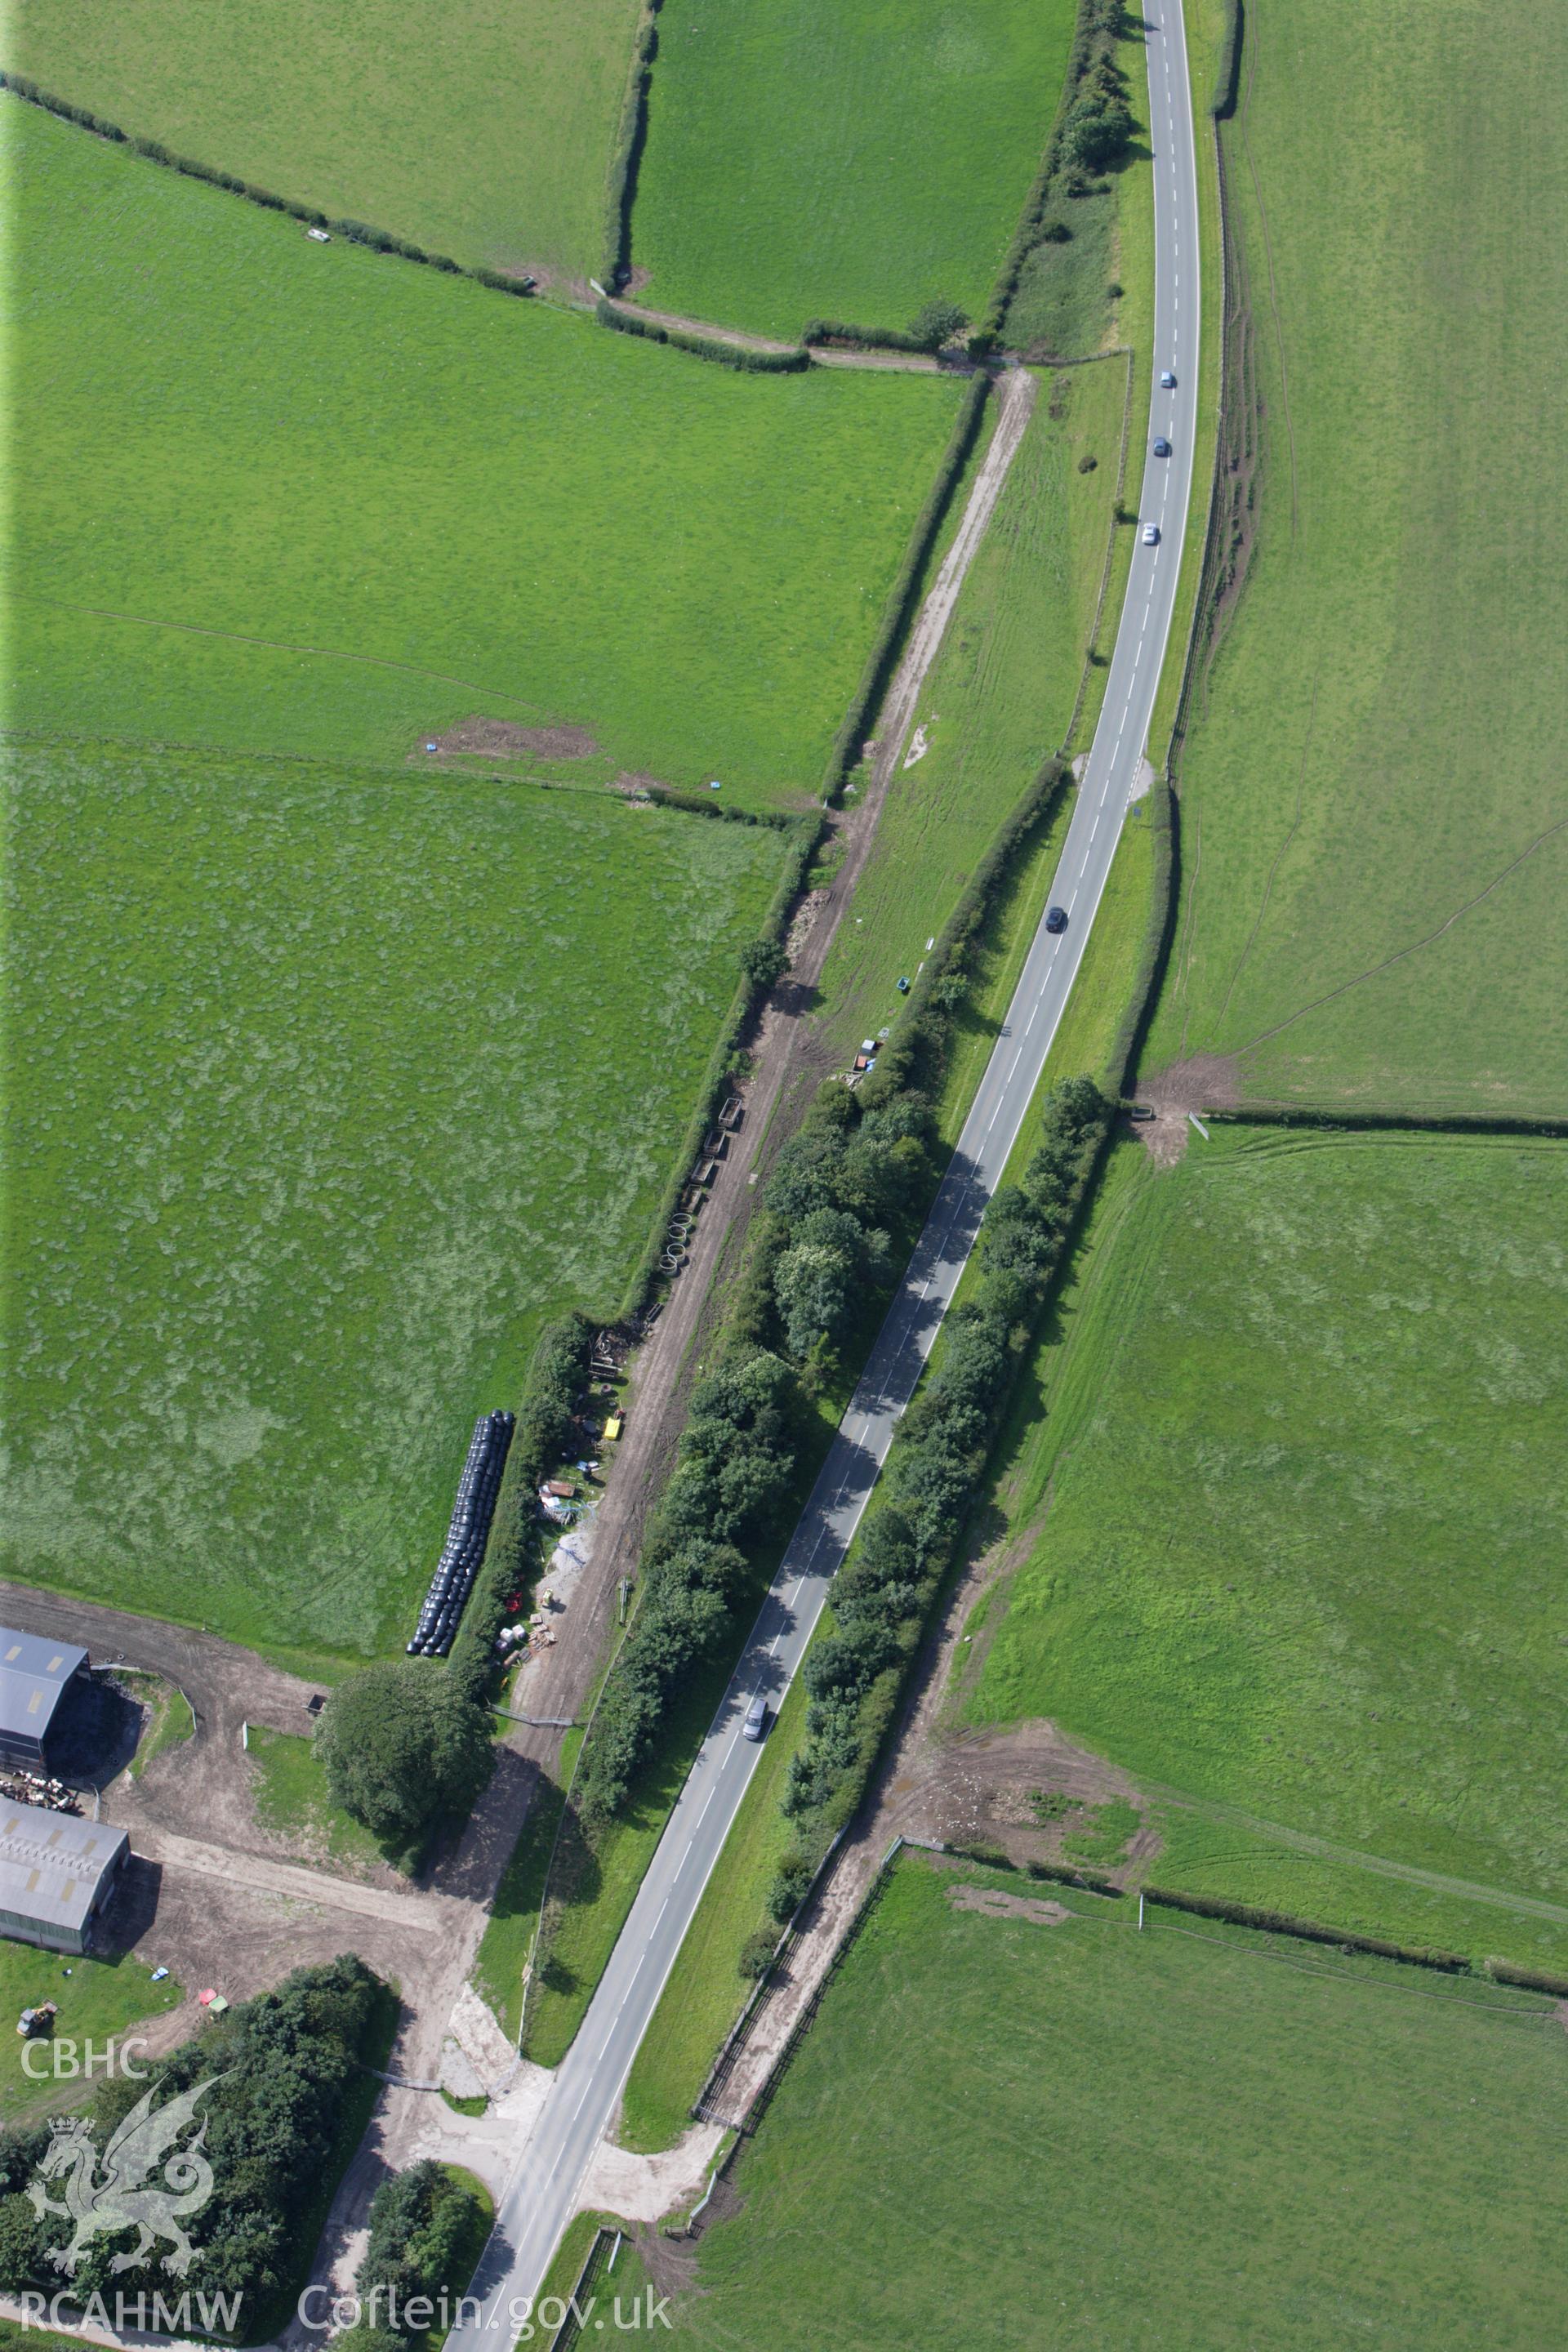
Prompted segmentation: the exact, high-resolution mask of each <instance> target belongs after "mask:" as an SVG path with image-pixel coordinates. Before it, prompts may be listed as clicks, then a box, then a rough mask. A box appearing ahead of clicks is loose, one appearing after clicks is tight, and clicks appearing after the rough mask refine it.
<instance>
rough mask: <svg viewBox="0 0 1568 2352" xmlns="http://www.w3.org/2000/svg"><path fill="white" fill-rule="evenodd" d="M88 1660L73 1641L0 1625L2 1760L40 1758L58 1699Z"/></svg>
mask: <svg viewBox="0 0 1568 2352" xmlns="http://www.w3.org/2000/svg"><path fill="white" fill-rule="evenodd" d="M86 1664H87V1652H86V1651H85V1650H79V1649H78V1648H77V1647H76V1646H75V1644H74V1643H70V1642H49V1641H45V1640H43V1639H42V1638H41V1637H40V1636H39V1635H38V1634H37V1633H17V1632H16V1630H15V1629H14V1628H13V1627H11V1626H9V1625H4V1626H0V1763H5V1764H30V1765H34V1766H37V1765H40V1764H42V1762H43V1761H44V1750H45V1747H46V1744H47V1740H48V1736H49V1727H50V1725H51V1724H52V1723H53V1722H54V1719H55V1717H56V1714H57V1713H58V1708H59V1704H60V1701H61V1699H62V1698H63V1697H64V1696H65V1694H66V1692H67V1690H68V1688H69V1687H70V1685H71V1684H72V1683H73V1682H74V1681H75V1680H76V1677H77V1675H79V1674H80V1673H81V1671H82V1669H83V1668H84V1666H85V1665H86Z"/></svg>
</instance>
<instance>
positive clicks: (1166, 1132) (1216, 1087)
mask: <svg viewBox="0 0 1568 2352" xmlns="http://www.w3.org/2000/svg"><path fill="white" fill-rule="evenodd" d="M1138 1099H1139V1101H1140V1102H1145V1103H1148V1104H1149V1105H1150V1106H1151V1108H1152V1110H1153V1113H1154V1116H1153V1118H1150V1119H1143V1120H1142V1121H1141V1122H1140V1123H1139V1124H1138V1126H1137V1127H1136V1128H1135V1129H1134V1130H1133V1131H1134V1133H1135V1134H1136V1135H1137V1137H1138V1139H1139V1141H1140V1142H1141V1143H1142V1146H1143V1148H1144V1150H1146V1151H1147V1152H1149V1153H1150V1154H1151V1155H1152V1158H1153V1159H1154V1160H1155V1162H1156V1163H1157V1165H1158V1166H1160V1167H1162V1168H1173V1167H1174V1165H1175V1163H1176V1161H1177V1160H1179V1159H1180V1158H1181V1156H1182V1154H1183V1152H1184V1151H1185V1150H1186V1148H1187V1141H1188V1139H1189V1137H1190V1136H1191V1134H1192V1129H1191V1128H1190V1127H1189V1126H1188V1124H1187V1115H1188V1113H1189V1112H1190V1111H1196V1113H1197V1115H1198V1117H1199V1118H1202V1117H1203V1116H1204V1113H1205V1111H1211V1110H1235V1109H1236V1108H1237V1106H1238V1105H1239V1103H1240V1101H1241V1075H1240V1072H1239V1071H1238V1070H1237V1066H1236V1063H1235V1060H1234V1059H1233V1058H1232V1056H1231V1055H1228V1054H1190V1055H1188V1056H1187V1058H1186V1060H1185V1061H1184V1062H1173V1063H1172V1064H1171V1066H1170V1068H1169V1069H1168V1070H1162V1071H1160V1073H1159V1074H1158V1076H1154V1077H1149V1078H1140V1079H1139V1081H1138Z"/></svg>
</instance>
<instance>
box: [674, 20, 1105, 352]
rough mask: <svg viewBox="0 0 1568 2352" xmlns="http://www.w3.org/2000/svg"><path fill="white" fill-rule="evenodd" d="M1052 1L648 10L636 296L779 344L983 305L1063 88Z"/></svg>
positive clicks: (1068, 23) (1066, 31) (1064, 35)
mask: <svg viewBox="0 0 1568 2352" xmlns="http://www.w3.org/2000/svg"><path fill="white" fill-rule="evenodd" d="M1073 23H1074V9H1073V7H1072V6H1071V5H1069V0H1044V5H1024V4H1023V0H970V5H968V6H966V7H959V6H956V5H954V0H901V5H896V0H837V5H826V0H782V5H775V6H773V7H772V8H767V9H763V8H757V7H749V8H748V7H730V8H720V9H713V8H710V7H708V6H707V5H704V0H668V5H667V6H666V7H665V8H664V9H663V11H662V13H661V15H660V16H659V50H658V63H657V65H656V66H655V68H654V73H653V88H652V93H651V97H650V100H649V106H648V136H647V152H646V153H645V155H644V158H643V163H642V170H641V174H640V177H639V180H638V184H637V206H636V210H635V212H634V214H633V219H632V253H633V259H634V261H635V262H636V264H637V268H638V270H639V271H641V270H644V269H646V270H647V271H648V272H649V273H650V280H651V282H650V283H649V284H648V285H647V287H646V289H644V292H643V295H642V298H641V299H645V300H647V301H648V302H652V303H656V304H658V305H660V306H662V307H663V308H664V309H666V310H679V311H687V312H690V313H693V314H694V315H696V316H698V317H700V318H704V319H713V320H721V321H722V322H724V323H725V324H727V325H730V326H735V327H749V328H752V329H754V330H756V331H759V332H761V333H763V334H771V335H782V336H792V335H796V334H798V333H799V332H800V330H801V328H802V327H803V326H804V325H805V322H806V320H808V319H813V318H828V319H843V320H849V321H850V322H852V323H853V324H855V325H858V326H875V327H903V326H905V325H907V324H908V322H909V320H910V318H911V316H912V315H913V313H914V312H915V311H916V310H919V308H920V306H921V303H922V302H926V301H928V300H930V299H932V298H942V299H948V300H952V301H955V302H958V303H960V304H961V305H962V306H963V309H964V310H966V311H967V312H968V314H969V316H970V317H971V318H972V319H978V318H979V317H980V316H981V314H982V313H983V312H984V308H985V304H986V300H987V299H988V297H989V295H990V291H991V284H992V280H993V278H994V277H995V274H996V270H997V268H998V265H999V264H1000V262H1001V259H1002V257H1003V254H1004V253H1005V250H1006V247H1007V245H1008V243H1009V241H1010V239H1011V237H1012V235H1013V231H1014V229H1015V227H1016V224H1017V218H1018V215H1019V212H1020V210H1021V209H1022V206H1023V203H1024V198H1025V196H1026V194H1027V193H1028V190H1029V185H1030V183H1031V182H1032V181H1033V179H1034V177H1035V174H1036V173H1037V170H1038V169H1039V163H1040V157H1041V153H1042V152H1043V150H1044V147H1045V144H1046V138H1047V132H1048V131H1049V130H1050V126H1051V121H1052V119H1053V117H1054V115H1055V113H1056V110H1057V104H1058V100H1059V98H1060V95H1061V86H1062V77H1063V74H1064V72H1065V70H1066V67H1067V57H1068V44H1069V42H1070V40H1071V38H1072V30H1073Z"/></svg>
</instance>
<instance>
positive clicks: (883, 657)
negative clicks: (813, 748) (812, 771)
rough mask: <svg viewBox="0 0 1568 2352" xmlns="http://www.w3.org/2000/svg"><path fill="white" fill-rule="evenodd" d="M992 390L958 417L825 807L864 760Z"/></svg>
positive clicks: (830, 761) (982, 387) (978, 382)
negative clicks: (929, 560)
mask: <svg viewBox="0 0 1568 2352" xmlns="http://www.w3.org/2000/svg"><path fill="white" fill-rule="evenodd" d="M990 389H991V385H990V379H989V378H988V377H986V376H984V375H976V376H974V377H973V378H972V380H971V382H970V383H969V385H968V388H967V390H966V391H965V393H964V395H963V400H962V402H961V403H960V404H959V411H958V415H957V418H956V419H955V421H954V424H953V427H952V438H951V440H950V441H949V442H948V445H947V448H946V451H945V453H944V455H943V457H942V463H941V465H940V466H939V467H937V473H936V479H935V481H934V482H933V483H932V484H931V493H930V496H929V497H928V498H927V499H926V502H925V504H924V506H923V507H922V508H921V511H920V515H919V518H918V519H917V520H916V523H915V527H914V530H912V531H911V532H910V544H909V548H908V550H907V551H906V553H905V556H904V561H903V563H902V565H901V567H900V572H899V576H898V578H897V579H896V580H895V581H894V583H893V585H892V589H891V591H890V593H889V597H888V604H887V610H886V612H885V613H884V614H883V616H882V625H881V628H880V629H879V631H878V633H877V642H876V644H875V645H874V646H872V648H871V651H870V653H869V655H868V657H867V662H866V667H865V670H864V672H863V674H862V676H861V679H860V684H859V686H858V688H857V689H856V692H855V696H854V699H853V700H852V701H851V703H850V705H849V709H848V710H847V712H846V714H845V718H844V723H843V725H842V726H841V727H840V728H839V730H838V732H837V735H836V736H835V737H834V739H833V749H832V751H829V753H828V755H827V765H826V769H825V770H824V772H823V778H822V798H823V802H824V804H825V805H826V803H829V802H831V801H833V800H836V799H837V796H838V794H839V793H841V792H842V791H843V789H844V786H845V783H846V782H847V779H848V775H849V771H850V769H851V768H853V767H854V765H855V764H856V762H857V761H858V759H859V757H860V747H861V744H862V743H863V742H864V740H865V737H866V730H867V728H868V726H869V725H870V722H871V714H872V712H873V711H874V710H875V709H876V708H877V706H878V704H879V702H880V700H881V698H882V695H883V692H884V691H885V689H886V688H887V684H888V680H889V676H890V675H891V672H892V667H893V658H894V656H895V654H896V653H897V651H898V647H899V645H900V641H901V639H902V637H903V634H904V630H905V627H906V625H907V624H908V622H909V618H910V611H911V609H912V607H913V604H914V600H915V596H916V593H917V592H918V590H919V587H920V583H921V573H922V572H923V571H924V569H925V562H926V558H927V556H928V555H929V554H930V553H931V543H932V541H934V540H935V538H936V535H937V532H938V530H940V529H941V526H942V517H943V515H944V514H945V513H946V511H947V502H948V500H949V499H950V498H951V497H952V490H953V485H954V484H955V483H956V481H957V480H958V478H959V476H960V474H961V473H962V472H963V468H964V466H965V465H966V463H967V462H968V458H969V453H970V451H971V450H972V449H973V446H974V443H975V439H976V437H977V436H978V434H979V431H980V419H981V415H982V414H983V412H984V406H985V398H986V394H988V392H989V391H990Z"/></svg>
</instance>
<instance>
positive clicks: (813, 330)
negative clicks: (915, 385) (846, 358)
mask: <svg viewBox="0 0 1568 2352" xmlns="http://www.w3.org/2000/svg"><path fill="white" fill-rule="evenodd" d="M800 340H801V341H802V342H803V343H804V344H805V346H806V348H807V350H811V351H814V350H816V349H818V348H819V347H821V346H823V345H826V346H828V347H829V348H832V349H837V350H844V351H868V352H920V353H921V354H922V355H923V356H924V357H925V358H927V359H935V358H936V357H937V356H938V353H939V352H940V350H941V349H942V346H941V345H939V344H934V343H931V342H928V341H926V339H925V337H924V336H922V335H911V334H910V331H909V330H908V328H907V327H856V326H851V325H850V324H849V323H848V322H847V320H843V319H808V320H806V322H805V326H804V327H803V328H802V329H801V331H800ZM960 356H961V357H962V356H963V350H962V346H960Z"/></svg>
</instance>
